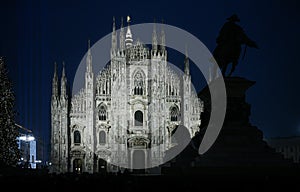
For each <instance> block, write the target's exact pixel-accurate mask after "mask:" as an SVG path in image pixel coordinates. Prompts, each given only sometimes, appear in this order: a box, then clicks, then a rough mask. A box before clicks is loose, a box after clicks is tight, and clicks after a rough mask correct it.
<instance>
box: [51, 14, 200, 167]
mask: <svg viewBox="0 0 300 192" xmlns="http://www.w3.org/2000/svg"><path fill="white" fill-rule="evenodd" d="M127 22H128V26H127V27H124V26H123V22H122V24H121V27H120V30H119V31H120V32H119V34H117V32H116V26H115V21H113V29H112V37H111V49H110V50H107V51H110V55H111V60H110V62H109V63H108V64H107V65H106V66H105V68H104V69H103V70H102V71H100V72H99V73H97V74H94V72H93V70H92V68H93V65H97V63H93V62H92V54H95V53H92V50H91V48H90V45H89V46H88V51H87V54H86V69H85V70H86V71H85V77H84V79H82V81H84V82H85V83H84V87H82V89H81V90H80V91H79V92H78V93H77V94H75V95H73V96H70V95H69V94H68V92H67V78H66V75H65V66H63V69H62V75H61V80H60V81H59V80H58V74H57V69H56V67H55V70H54V77H53V81H52V98H51V164H52V166H51V172H55V173H66V172H76V173H81V172H87V173H97V172H117V171H120V170H121V169H122V168H129V170H136V169H142V168H150V167H153V166H155V165H160V164H162V163H163V162H164V156H165V153H166V151H167V150H169V149H170V148H172V147H174V146H176V143H177V142H178V141H176V140H174V139H172V138H171V136H172V134H173V133H174V131H175V130H176V128H177V127H178V126H179V125H184V126H185V127H186V128H187V129H188V132H189V135H190V137H191V138H192V137H193V136H194V135H195V133H196V132H198V131H199V129H200V124H201V119H200V114H201V112H203V102H202V101H201V100H200V99H199V98H198V96H197V93H196V91H195V90H194V89H193V86H192V83H191V75H190V69H189V58H188V56H187V54H186V56H185V59H184V61H182V62H184V71H183V72H182V74H181V75H180V74H178V73H176V72H175V71H174V70H173V69H171V67H170V66H169V65H168V64H167V50H166V45H165V42H166V40H165V32H164V30H163V28H162V29H161V31H160V35H158V33H157V32H156V27H155V25H154V27H153V33H152V45H149V46H147V45H145V44H143V43H141V42H140V41H139V40H134V38H133V37H134V36H133V34H134V33H132V31H131V29H130V25H129V19H127ZM125 31H126V33H125ZM183 46H184V45H183ZM55 66H56V64H55Z"/></svg>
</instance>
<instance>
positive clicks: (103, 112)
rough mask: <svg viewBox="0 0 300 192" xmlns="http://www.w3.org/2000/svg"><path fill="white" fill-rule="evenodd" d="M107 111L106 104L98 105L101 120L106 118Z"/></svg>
mask: <svg viewBox="0 0 300 192" xmlns="http://www.w3.org/2000/svg"><path fill="white" fill-rule="evenodd" d="M106 111H107V110H106V106H105V105H104V104H100V105H99V106H98V116H99V120H100V121H105V120H106Z"/></svg>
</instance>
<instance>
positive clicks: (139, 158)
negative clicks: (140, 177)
mask: <svg viewBox="0 0 300 192" xmlns="http://www.w3.org/2000/svg"><path fill="white" fill-rule="evenodd" d="M145 167H146V155H145V151H144V150H134V151H133V154H132V168H134V170H133V172H134V173H138V174H141V173H145Z"/></svg>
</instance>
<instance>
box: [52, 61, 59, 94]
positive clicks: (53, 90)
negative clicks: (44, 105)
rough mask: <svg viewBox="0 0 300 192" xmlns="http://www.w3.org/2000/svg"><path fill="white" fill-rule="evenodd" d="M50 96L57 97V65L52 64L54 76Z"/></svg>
mask: <svg viewBox="0 0 300 192" xmlns="http://www.w3.org/2000/svg"><path fill="white" fill-rule="evenodd" d="M52 96H53V97H58V76H57V64H56V62H54V75H53V80H52Z"/></svg>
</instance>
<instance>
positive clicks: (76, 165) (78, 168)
mask: <svg viewBox="0 0 300 192" xmlns="http://www.w3.org/2000/svg"><path fill="white" fill-rule="evenodd" d="M73 173H77V174H80V173H82V160H81V159H74V161H73Z"/></svg>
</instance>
